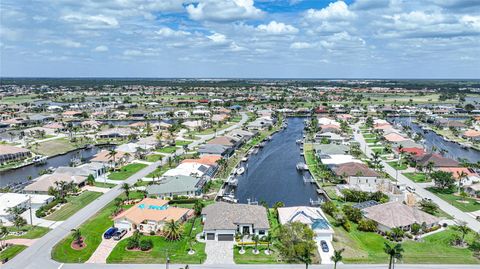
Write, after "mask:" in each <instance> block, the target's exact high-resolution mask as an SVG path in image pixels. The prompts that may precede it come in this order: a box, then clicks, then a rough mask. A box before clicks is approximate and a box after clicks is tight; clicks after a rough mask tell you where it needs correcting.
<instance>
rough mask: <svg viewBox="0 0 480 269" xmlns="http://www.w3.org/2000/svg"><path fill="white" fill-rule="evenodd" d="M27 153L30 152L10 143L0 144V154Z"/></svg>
mask: <svg viewBox="0 0 480 269" xmlns="http://www.w3.org/2000/svg"><path fill="white" fill-rule="evenodd" d="M22 152H24V153H27V152H30V151H29V150H28V149H24V148H20V147H15V146H10V145H0V155H7V154H16V153H22Z"/></svg>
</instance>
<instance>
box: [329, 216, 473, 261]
mask: <svg viewBox="0 0 480 269" xmlns="http://www.w3.org/2000/svg"><path fill="white" fill-rule="evenodd" d="M334 230H335V234H334V240H333V245H334V247H335V249H342V248H344V249H345V251H344V252H343V261H344V262H345V263H388V256H387V255H386V254H385V253H384V251H383V247H384V242H389V241H388V240H387V239H385V238H383V237H382V236H380V235H379V234H377V233H371V232H362V231H359V230H357V225H356V224H354V223H352V229H351V231H350V232H346V231H345V230H344V229H343V228H341V227H334ZM454 234H455V232H454V231H453V230H451V229H449V230H446V231H443V232H439V233H436V234H433V235H430V236H427V237H425V238H424V239H423V242H415V241H412V240H407V241H405V242H403V243H402V246H403V249H404V250H405V252H404V253H403V259H402V261H401V262H403V263H412V264H427V263H431V264H478V263H480V261H479V260H478V259H477V258H475V257H474V255H473V252H472V251H471V250H469V249H464V248H455V247H452V245H451V244H450V241H451V240H452V239H453V237H454ZM389 243H391V242H389Z"/></svg>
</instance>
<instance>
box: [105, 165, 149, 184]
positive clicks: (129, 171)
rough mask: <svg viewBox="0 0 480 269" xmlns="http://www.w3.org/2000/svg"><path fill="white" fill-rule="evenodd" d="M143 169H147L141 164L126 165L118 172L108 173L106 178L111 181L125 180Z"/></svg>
mask: <svg viewBox="0 0 480 269" xmlns="http://www.w3.org/2000/svg"><path fill="white" fill-rule="evenodd" d="M145 167H147V165H146V164H143V163H131V164H127V165H125V166H124V167H122V168H120V169H119V170H117V171H115V172H112V173H110V175H108V178H109V179H112V180H125V179H127V178H129V177H130V176H132V175H133V174H135V173H136V172H138V171H140V170H142V169H143V168H145Z"/></svg>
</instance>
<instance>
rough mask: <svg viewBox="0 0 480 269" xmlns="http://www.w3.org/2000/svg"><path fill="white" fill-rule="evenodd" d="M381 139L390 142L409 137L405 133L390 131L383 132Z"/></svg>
mask: <svg viewBox="0 0 480 269" xmlns="http://www.w3.org/2000/svg"><path fill="white" fill-rule="evenodd" d="M383 139H385V140H386V141H387V142H390V143H393V142H401V141H405V140H409V138H408V137H407V136H406V135H401V134H399V133H395V132H390V133H388V134H384V135H383Z"/></svg>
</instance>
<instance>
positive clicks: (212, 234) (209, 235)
mask: <svg viewBox="0 0 480 269" xmlns="http://www.w3.org/2000/svg"><path fill="white" fill-rule="evenodd" d="M207 240H215V234H214V233H207Z"/></svg>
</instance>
